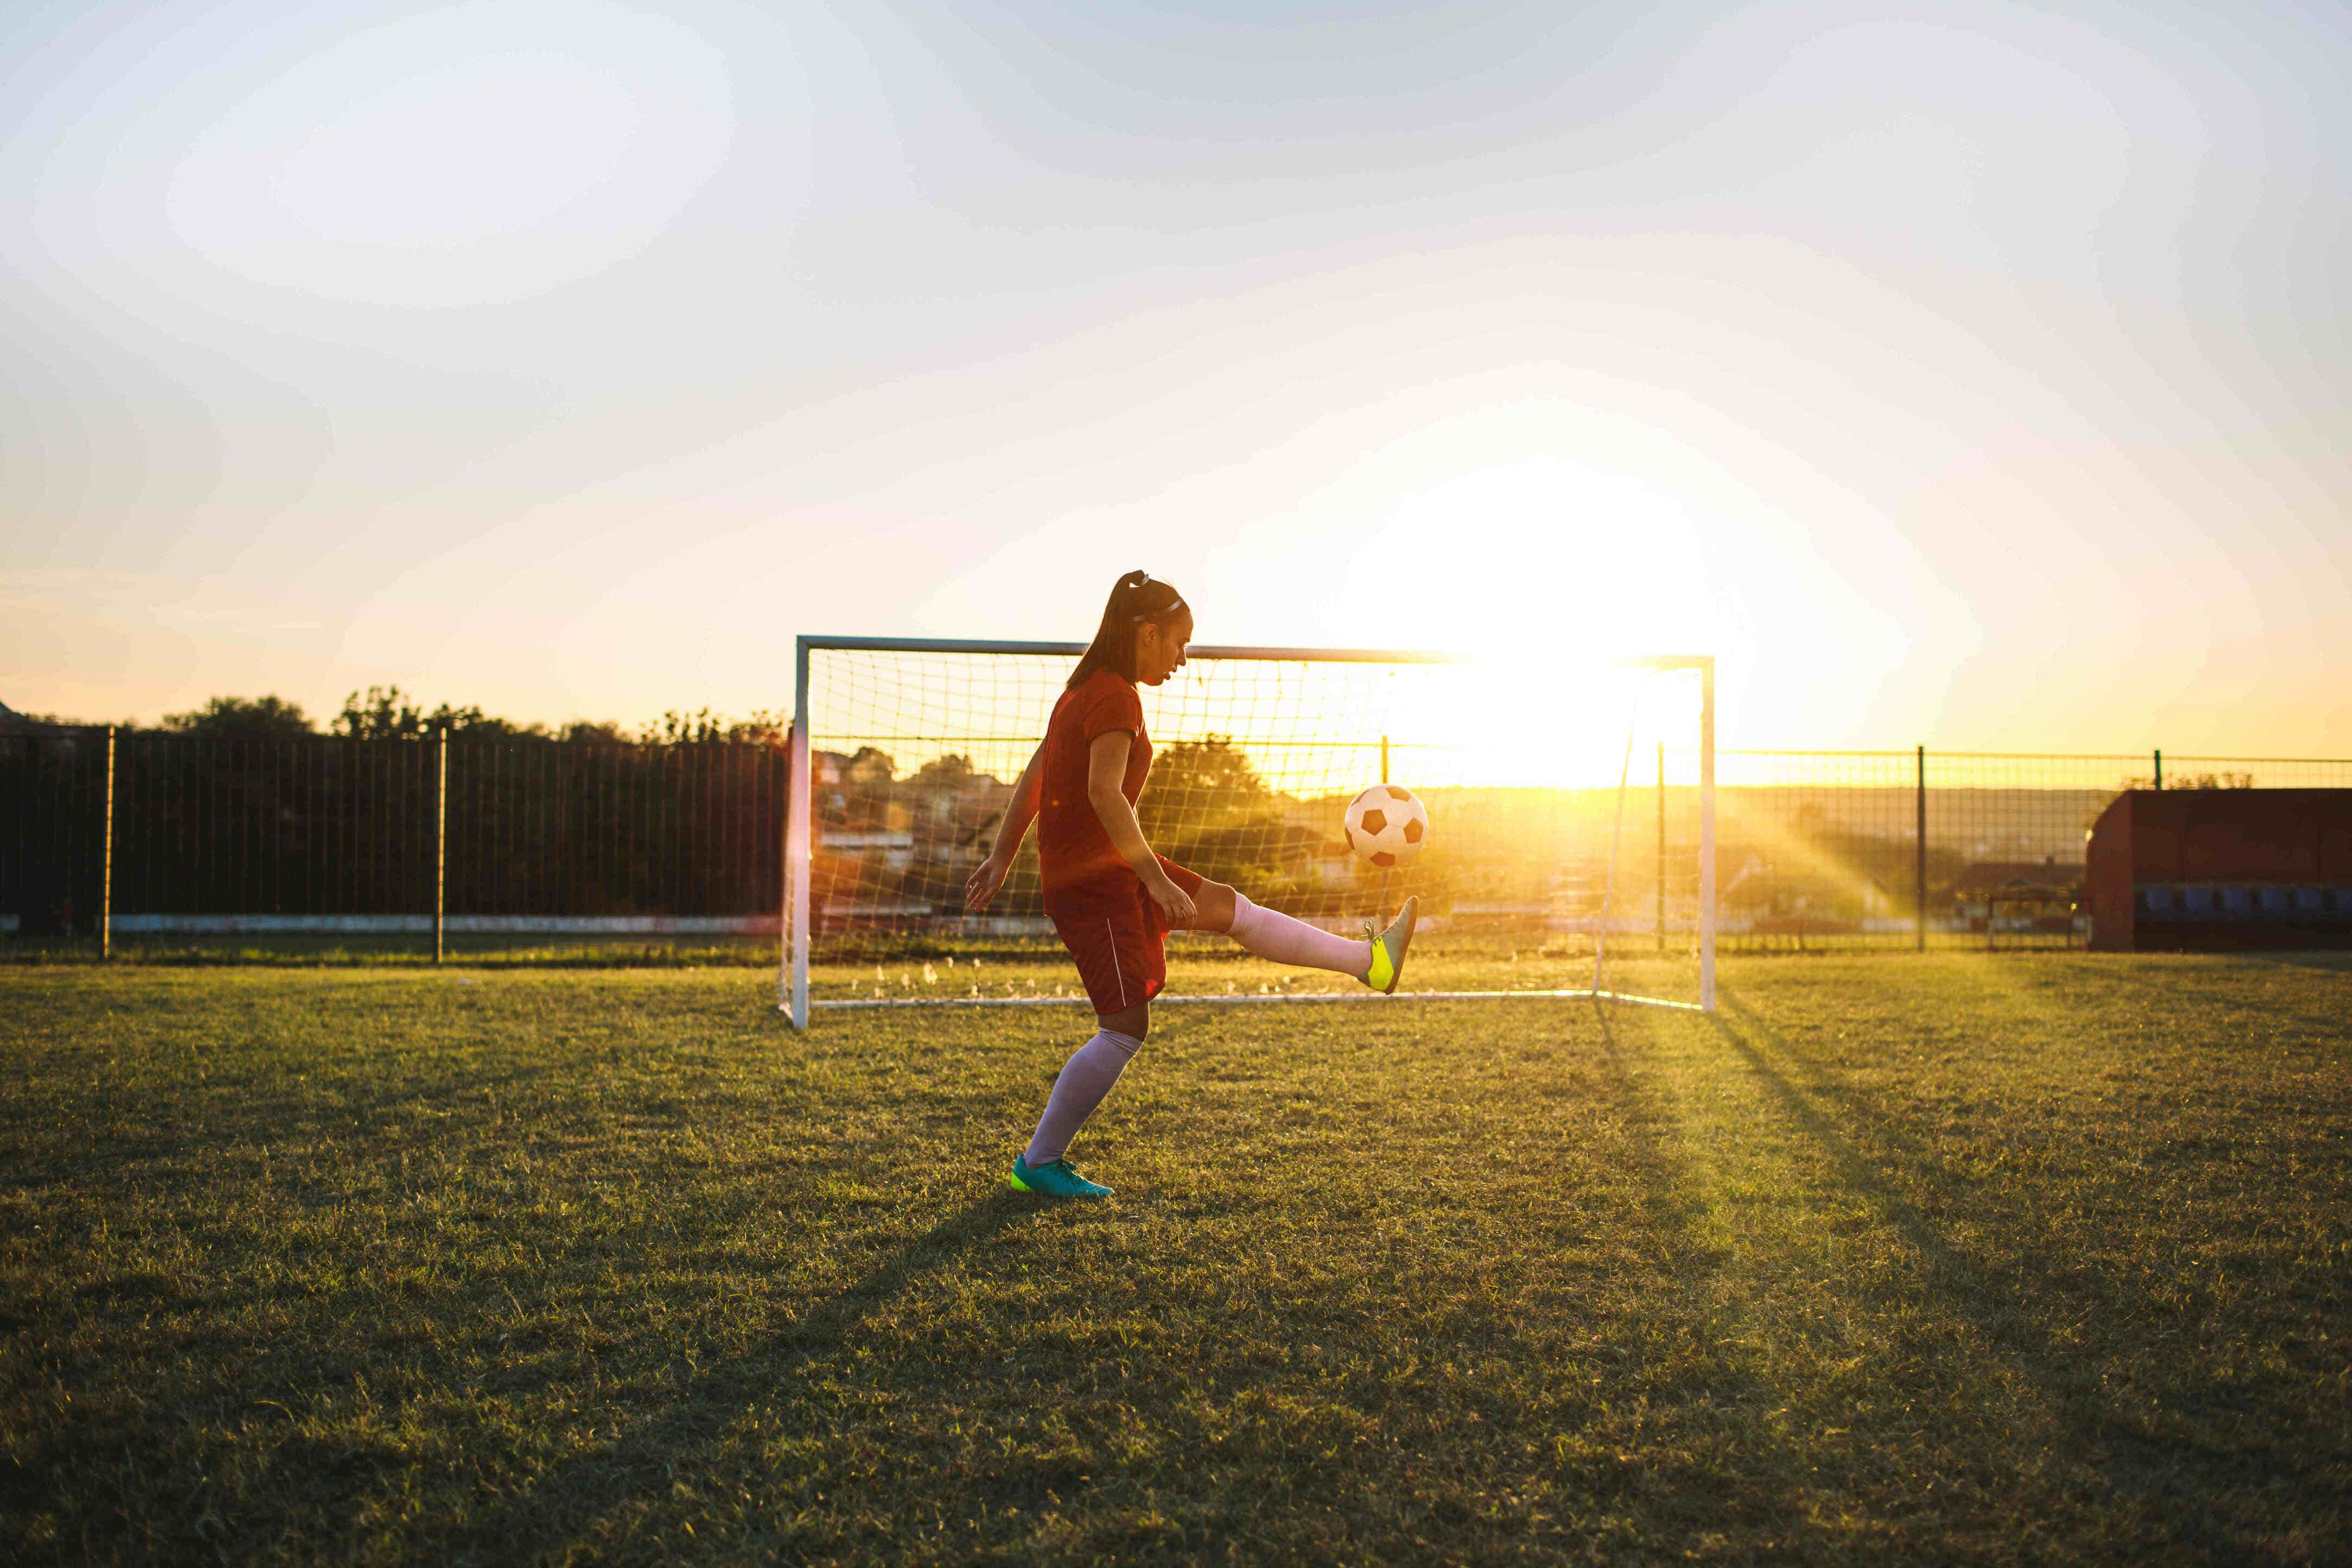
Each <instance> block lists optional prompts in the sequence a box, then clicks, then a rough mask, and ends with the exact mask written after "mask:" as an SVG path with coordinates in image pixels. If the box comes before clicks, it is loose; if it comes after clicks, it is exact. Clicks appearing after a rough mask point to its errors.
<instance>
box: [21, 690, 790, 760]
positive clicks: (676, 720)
mask: <svg viewBox="0 0 2352 1568" xmlns="http://www.w3.org/2000/svg"><path fill="white" fill-rule="evenodd" d="M36 717H37V718H39V720H40V721H41V722H43V723H46V724H60V725H73V724H75V722H76V721H74V720H71V719H65V718H58V717H56V716H49V715H40V716H36ZM790 722H791V721H790V718H789V716H786V715H785V714H782V713H781V712H772V711H769V710H767V709H754V710H753V711H752V712H751V715H750V716H748V717H743V718H733V717H730V716H726V715H724V714H717V713H713V712H712V711H711V710H710V709H709V708H708V707H701V708H696V709H693V710H691V711H680V710H677V709H671V710H669V711H667V712H665V713H664V714H663V715H662V716H661V717H659V718H657V719H655V720H654V721H652V722H651V723H648V724H641V725H638V726H636V727H634V728H631V727H627V726H625V725H622V724H618V723H615V722H614V721H612V720H608V719H572V720H569V721H567V722H565V723H563V724H559V725H546V724H541V723H538V722H536V721H534V722H531V723H528V724H526V723H520V722H518V721H516V720H514V719H510V718H500V717H499V716H496V715H494V714H488V713H485V712H483V711H482V709H481V708H480V706H477V705H468V706H464V707H458V706H454V705H452V704H449V703H446V702H445V703H443V704H441V705H440V706H437V707H434V708H431V709H427V708H425V706H423V704H422V703H420V702H419V701H418V700H417V699H416V698H415V697H414V696H412V695H410V694H409V693H407V692H405V691H404V690H402V689H401V688H400V687H399V686H397V685H388V686H370V687H368V688H367V690H366V691H364V692H356V691H355V692H353V693H352V694H351V695H349V696H347V697H345V698H344V699H343V706H342V708H341V711H340V712H338V713H337V714H336V715H335V716H333V717H332V718H331V719H329V720H328V721H327V727H326V728H325V729H324V730H323V731H322V730H321V729H320V727H318V725H317V724H316V723H314V722H313V721H312V719H311V717H310V715H309V714H308V713H307V712H305V711H304V710H303V707H302V705H301V704H299V703H297V702H291V701H289V700H288V699H287V698H285V697H281V696H277V695H268V696H258V697H235V696H218V697H213V698H210V699H208V700H207V701H205V703H204V704H203V705H202V706H197V707H193V708H190V709H188V710H187V711H186V712H184V713H167V714H165V715H164V716H163V717H162V718H161V719H160V720H158V721H157V722H156V723H155V724H154V725H152V726H141V725H122V726H119V728H122V729H131V730H140V729H146V730H151V731H152V732H157V733H162V734H165V735H184V736H188V737H193V738H195V739H202V740H296V739H300V738H302V737H307V736H316V735H321V734H324V735H327V736H331V737H338V738H341V739H346V740H425V739H429V738H431V737H435V736H436V735H439V734H442V733H444V732H446V734H447V735H448V737H449V738H450V739H452V740H543V741H548V742H551V743H555V744H561V745H574V746H686V745H695V744H708V743H712V742H732V743H734V744H738V745H752V746H779V747H780V746H782V745H783V743H784V731H785V728H786V727H787V726H788V725H789V724H790Z"/></svg>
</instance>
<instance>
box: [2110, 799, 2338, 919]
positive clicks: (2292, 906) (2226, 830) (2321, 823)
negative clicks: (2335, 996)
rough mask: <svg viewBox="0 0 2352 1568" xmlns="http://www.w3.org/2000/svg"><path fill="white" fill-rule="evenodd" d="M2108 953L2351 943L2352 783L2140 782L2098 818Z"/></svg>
mask: <svg viewBox="0 0 2352 1568" xmlns="http://www.w3.org/2000/svg"><path fill="white" fill-rule="evenodd" d="M2084 861H2085V888H2086V892H2087V894H2088V898H2089V903H2090V906H2091V936H2090V946H2091V947H2092V948H2093V949H2094V950H2095V951H2100V952H2132V951H2135V950H2137V951H2147V950H2170V951H2189V950H2199V949H2216V948H2241V947H2344V946H2352V789H2176V790H2168V791H2162V792H2159V791H2157V790H2153V789H2134V790H2130V791H2128V792H2126V793H2125V794H2122V795H2119V796H2117V797H2116V800H2114V801H2113V802H2112V803H2111V804H2110V805H2109V806H2108V807H2107V809H2106V810H2105V811H2103V812H2101V813H2100V816H2099V820H2098V821H2096V822H2095V824H2093V826H2092V828H2091V834H2090V843H2089V845H2088V847H2087V849H2086V851H2085V854H2084Z"/></svg>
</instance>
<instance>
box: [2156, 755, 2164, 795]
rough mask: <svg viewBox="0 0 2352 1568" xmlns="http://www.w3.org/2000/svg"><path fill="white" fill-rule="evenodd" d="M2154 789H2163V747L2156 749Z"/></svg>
mask: <svg viewBox="0 0 2352 1568" xmlns="http://www.w3.org/2000/svg"><path fill="white" fill-rule="evenodd" d="M2156 787H2157V788H2158V789H2163V788H2164V747H2161V746H2159V747H2157V748H2156Z"/></svg>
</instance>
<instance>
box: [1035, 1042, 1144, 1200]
mask: <svg viewBox="0 0 2352 1568" xmlns="http://www.w3.org/2000/svg"><path fill="white" fill-rule="evenodd" d="M1142 1045H1143V1042H1142V1041H1141V1040H1138V1039H1136V1038H1135V1037H1134V1036H1133V1035H1126V1034H1119V1033H1118V1032H1116V1031H1114V1030H1107V1029H1106V1030H1096V1031H1095V1037H1094V1039H1092V1040H1088V1041H1087V1042H1086V1044H1084V1045H1082V1046H1080V1047H1078V1049H1077V1051H1076V1054H1074V1055H1073V1056H1072V1057H1071V1058H1070V1060H1069V1061H1066V1062H1064V1063H1062V1073H1061V1076H1060V1077H1058V1078H1056V1079H1055V1080H1054V1092H1053V1093H1052V1094H1051V1095H1049V1096H1048V1097H1047V1098H1046V1101H1045V1114H1044V1115H1042V1116H1040V1117H1038V1118H1037V1130H1036V1132H1034V1133H1033V1134H1030V1137H1029V1152H1028V1153H1027V1154H1025V1155H1022V1156H1021V1157H1022V1158H1023V1159H1024V1160H1026V1161H1028V1162H1029V1166H1030V1167H1031V1168H1032V1169H1034V1168H1035V1167H1037V1166H1042V1165H1046V1164H1049V1163H1051V1162H1052V1161H1055V1160H1058V1159H1060V1158H1061V1157H1062V1156H1063V1155H1065V1154H1067V1153H1068V1152H1069V1148H1070V1140H1071V1139H1072V1138H1075V1137H1076V1136H1077V1135H1078V1129H1079V1128H1080V1127H1083V1126H1085V1125H1086V1124H1087V1117H1088V1116H1091V1115H1093V1114H1094V1113H1095V1107H1096V1106H1097V1105H1099V1104H1101V1103H1103V1096H1104V1095H1106V1094H1108V1093H1109V1092H1110V1086H1111V1085H1112V1084H1114V1083H1116V1082H1118V1075H1119V1074H1120V1073H1121V1072H1124V1071H1127V1064H1128V1062H1129V1060H1130V1059H1131V1058H1133V1056H1134V1055H1135V1053H1136V1051H1138V1050H1139V1049H1141V1047H1142Z"/></svg>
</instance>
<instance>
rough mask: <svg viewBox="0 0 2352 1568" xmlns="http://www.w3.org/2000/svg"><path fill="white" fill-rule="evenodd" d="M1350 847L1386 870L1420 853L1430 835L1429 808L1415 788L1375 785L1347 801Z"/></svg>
mask: <svg viewBox="0 0 2352 1568" xmlns="http://www.w3.org/2000/svg"><path fill="white" fill-rule="evenodd" d="M1347 827H1348V847H1349V849H1351V850H1354V851H1355V852H1357V853H1358V854H1360V855H1361V856H1363V857H1364V859H1366V860H1368V861H1370V862H1372V864H1374V865H1376V866H1379V867H1381V868H1382V869H1383V870H1385V869H1387V868H1388V867H1390V866H1395V865H1402V864H1403V863H1404V862H1407V861H1409V860H1411V859H1412V857H1413V856H1415V855H1417V854H1419V853H1421V846H1422V841H1423V840H1424V839H1426V838H1428V837H1429V808H1428V807H1426V806H1424V805H1423V804H1422V803H1421V798H1420V797H1419V796H1417V795H1415V794H1414V793H1413V792H1412V790H1410V789H1404V788H1402V787H1401V786H1399V785H1395V784H1375V785H1373V786H1372V787H1371V788H1370V789H1367V790H1365V791H1364V792H1363V793H1362V794H1360V795H1359V796H1357V797H1356V798H1355V799H1354V800H1350V801H1349V802H1348V816H1347Z"/></svg>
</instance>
